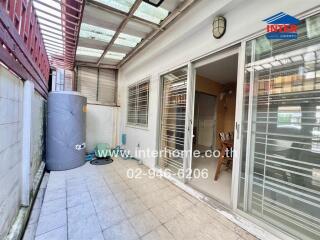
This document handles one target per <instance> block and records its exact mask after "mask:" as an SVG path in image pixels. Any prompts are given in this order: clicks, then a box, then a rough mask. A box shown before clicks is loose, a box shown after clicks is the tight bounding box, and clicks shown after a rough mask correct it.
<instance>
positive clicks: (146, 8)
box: [94, 0, 169, 24]
mask: <svg viewBox="0 0 320 240" xmlns="http://www.w3.org/2000/svg"><path fill="white" fill-rule="evenodd" d="M94 1H96V2H100V3H103V4H105V5H108V6H110V7H112V8H116V9H118V10H121V11H123V12H129V10H130V8H131V7H132V5H133V4H134V2H135V0H94ZM134 15H135V16H137V17H141V18H143V19H145V20H147V21H150V22H154V23H157V24H159V23H160V22H161V21H162V20H163V19H165V18H166V17H167V16H168V15H169V11H168V10H166V9H164V8H161V7H154V6H152V5H150V4H148V3H146V2H142V3H141V4H140V6H139V8H138V9H137V10H136V12H135V13H134Z"/></svg>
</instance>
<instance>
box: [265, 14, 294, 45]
mask: <svg viewBox="0 0 320 240" xmlns="http://www.w3.org/2000/svg"><path fill="white" fill-rule="evenodd" d="M263 21H264V22H266V23H267V24H268V25H267V38H268V39H270V40H272V39H283V40H291V39H297V38H298V33H297V30H298V26H297V25H298V24H299V23H300V20H299V19H297V18H295V17H292V16H290V15H289V14H286V13H284V12H280V13H278V14H275V15H273V16H271V17H269V18H266V19H264V20H263Z"/></svg>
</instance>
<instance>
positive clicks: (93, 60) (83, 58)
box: [76, 55, 99, 63]
mask: <svg viewBox="0 0 320 240" xmlns="http://www.w3.org/2000/svg"><path fill="white" fill-rule="evenodd" d="M76 59H77V61H79V62H89V63H96V62H98V60H99V58H98V57H90V56H84V55H77V58H76Z"/></svg>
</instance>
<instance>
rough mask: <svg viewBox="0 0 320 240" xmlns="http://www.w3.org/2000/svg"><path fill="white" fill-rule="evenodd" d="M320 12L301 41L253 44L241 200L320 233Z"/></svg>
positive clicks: (303, 234)
mask: <svg viewBox="0 0 320 240" xmlns="http://www.w3.org/2000/svg"><path fill="white" fill-rule="evenodd" d="M319 26H320V15H317V16H313V17H310V18H308V19H306V20H305V21H301V24H299V26H298V29H299V32H298V35H299V37H298V39H297V40H291V41H281V40H278V41H275V40H274V41H269V40H267V39H266V38H265V36H263V37H260V38H257V39H254V40H252V41H250V42H248V44H247V51H246V52H247V54H246V76H245V85H246V86H245V87H244V89H245V101H244V102H245V106H244V123H243V129H244V132H243V134H244V138H243V142H242V145H243V146H247V147H244V151H243V152H242V156H243V165H242V166H243V167H242V174H241V185H240V186H241V189H243V191H244V192H243V193H241V195H240V202H239V204H240V206H241V207H242V208H243V209H244V210H245V211H247V212H249V213H250V214H252V215H255V216H258V217H259V218H262V219H263V220H265V221H268V222H270V223H273V224H274V225H275V226H277V227H279V228H281V229H283V230H285V231H287V232H289V233H291V234H292V235H294V236H296V237H298V238H299V239H320V227H319V226H320V97H319V96H320V44H319V41H320V28H319Z"/></svg>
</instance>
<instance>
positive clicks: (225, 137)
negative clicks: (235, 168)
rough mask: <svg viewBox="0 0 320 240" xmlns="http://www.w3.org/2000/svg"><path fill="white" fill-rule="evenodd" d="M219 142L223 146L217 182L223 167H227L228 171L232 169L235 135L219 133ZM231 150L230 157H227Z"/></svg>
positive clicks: (217, 170) (216, 177)
mask: <svg viewBox="0 0 320 240" xmlns="http://www.w3.org/2000/svg"><path fill="white" fill-rule="evenodd" d="M218 140H219V142H220V144H221V150H220V153H221V154H220V157H219V159H218V164H217V169H216V174H215V176H214V180H215V181H217V180H218V178H219V175H220V172H221V167H222V165H226V166H227V168H228V169H232V155H231V150H232V149H233V133H224V132H221V133H218ZM227 149H229V156H227V155H226V150H227ZM230 155H231V156H230Z"/></svg>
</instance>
